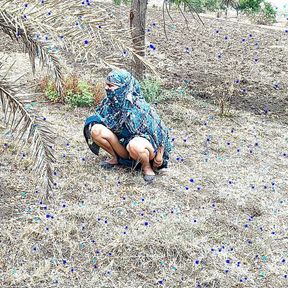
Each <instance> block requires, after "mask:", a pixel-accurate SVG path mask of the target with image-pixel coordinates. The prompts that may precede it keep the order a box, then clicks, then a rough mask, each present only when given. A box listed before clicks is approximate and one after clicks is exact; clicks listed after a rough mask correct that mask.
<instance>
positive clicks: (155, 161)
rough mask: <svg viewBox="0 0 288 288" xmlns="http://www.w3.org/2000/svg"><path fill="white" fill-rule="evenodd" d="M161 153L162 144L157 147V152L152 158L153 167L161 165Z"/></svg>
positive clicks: (162, 151)
mask: <svg viewBox="0 0 288 288" xmlns="http://www.w3.org/2000/svg"><path fill="white" fill-rule="evenodd" d="M163 154H164V146H160V147H159V148H158V152H157V154H156V156H155V158H154V159H153V167H152V168H153V169H156V168H159V167H161V166H162V164H163Z"/></svg>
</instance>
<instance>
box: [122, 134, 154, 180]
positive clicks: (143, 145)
mask: <svg viewBox="0 0 288 288" xmlns="http://www.w3.org/2000/svg"><path fill="white" fill-rule="evenodd" d="M127 151H128V152H129V154H130V156H131V158H133V159H134V160H139V161H140V163H141V164H142V169H143V172H144V174H145V175H155V173H154V171H153V169H152V167H151V165H150V160H152V159H154V157H155V155H154V149H153V146H152V144H151V143H150V142H149V141H148V140H147V139H145V138H143V137H139V136H137V137H134V138H133V139H132V140H131V141H130V142H129V144H128V145H127Z"/></svg>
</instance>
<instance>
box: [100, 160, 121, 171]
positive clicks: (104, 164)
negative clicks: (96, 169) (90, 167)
mask: <svg viewBox="0 0 288 288" xmlns="http://www.w3.org/2000/svg"><path fill="white" fill-rule="evenodd" d="M117 165H118V163H117V164H111V163H108V162H107V161H102V162H100V167H101V168H102V169H106V170H111V169H112V168H113V167H114V166H117Z"/></svg>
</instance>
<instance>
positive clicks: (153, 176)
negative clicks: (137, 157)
mask: <svg viewBox="0 0 288 288" xmlns="http://www.w3.org/2000/svg"><path fill="white" fill-rule="evenodd" d="M143 178H144V180H145V181H146V182H148V183H152V182H153V180H154V179H155V175H144V177H143Z"/></svg>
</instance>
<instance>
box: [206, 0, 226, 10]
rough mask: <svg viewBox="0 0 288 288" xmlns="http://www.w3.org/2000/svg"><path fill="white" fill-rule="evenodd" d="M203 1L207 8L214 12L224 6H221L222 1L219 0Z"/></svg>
mask: <svg viewBox="0 0 288 288" xmlns="http://www.w3.org/2000/svg"><path fill="white" fill-rule="evenodd" d="M202 3H203V6H204V8H205V9H206V10H208V11H212V12H215V11H218V10H219V9H221V8H223V7H222V6H221V1H219V0H204V1H202Z"/></svg>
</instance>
